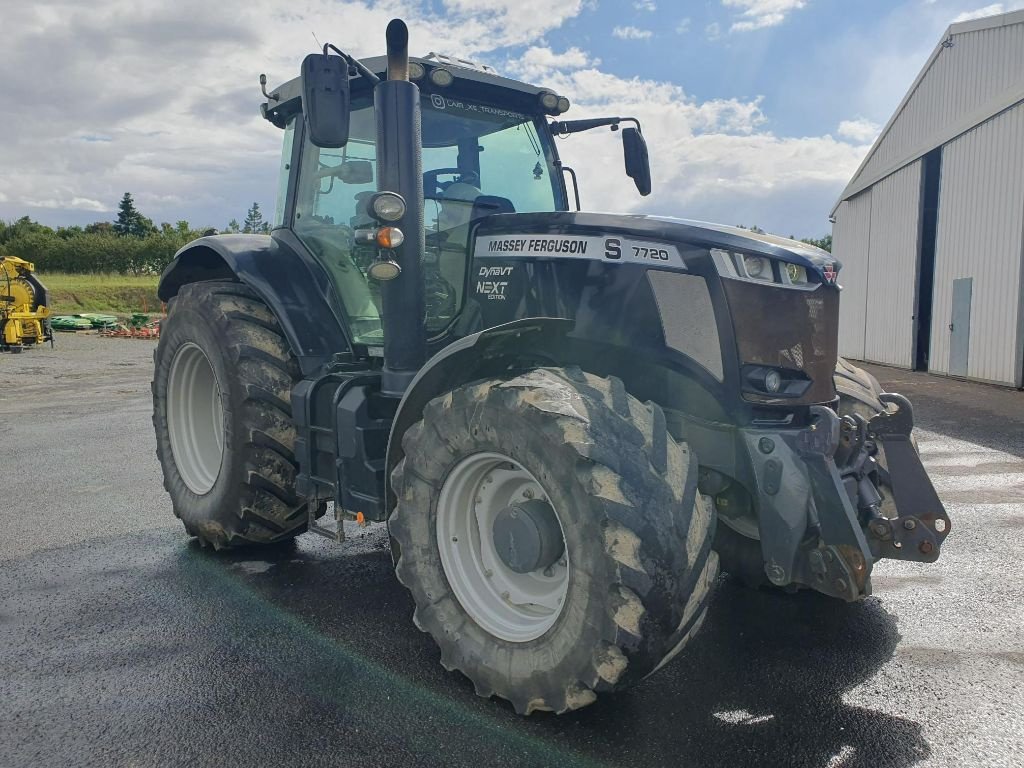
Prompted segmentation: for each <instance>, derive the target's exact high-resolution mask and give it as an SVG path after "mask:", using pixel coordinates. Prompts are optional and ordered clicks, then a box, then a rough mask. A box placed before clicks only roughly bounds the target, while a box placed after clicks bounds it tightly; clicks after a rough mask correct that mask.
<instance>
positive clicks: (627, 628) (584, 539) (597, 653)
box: [389, 368, 718, 714]
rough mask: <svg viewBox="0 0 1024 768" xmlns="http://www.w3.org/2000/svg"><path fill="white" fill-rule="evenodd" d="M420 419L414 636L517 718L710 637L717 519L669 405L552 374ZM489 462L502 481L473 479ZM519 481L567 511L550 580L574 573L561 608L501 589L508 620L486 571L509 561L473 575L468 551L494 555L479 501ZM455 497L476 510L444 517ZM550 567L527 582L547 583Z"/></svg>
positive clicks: (413, 459) (404, 575) (408, 448)
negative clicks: (704, 633) (428, 640)
mask: <svg viewBox="0 0 1024 768" xmlns="http://www.w3.org/2000/svg"><path fill="white" fill-rule="evenodd" d="M423 416H424V418H423V420H422V421H420V422H418V423H416V424H414V425H413V426H412V427H411V428H410V429H409V430H408V431H407V432H406V434H405V436H404V439H403V441H402V445H403V449H404V453H405V456H404V458H403V459H402V460H401V461H400V462H399V464H398V465H397V466H396V468H395V470H394V472H393V474H392V484H393V487H394V490H395V493H396V496H397V498H398V504H397V506H396V508H395V510H394V512H393V513H392V515H391V518H390V521H389V523H390V530H391V535H392V537H394V539H395V540H396V542H397V544H398V548H397V549H398V552H399V553H400V554H399V557H398V562H397V566H396V570H397V573H398V578H399V580H400V581H401V582H402V583H403V584H404V585H405V586H406V587H408V588H409V590H410V591H411V592H412V595H413V598H414V601H415V603H416V610H415V613H414V616H413V620H414V621H415V623H416V626H417V627H419V628H420V629H421V630H423V631H425V632H428V633H429V634H430V635H431V636H432V637H433V638H434V640H435V641H436V642H437V644H438V645H439V646H440V649H441V663H442V664H443V665H444V667H445V668H446V669H448V670H459V671H461V672H462V673H463V674H464V675H466V677H468V678H469V679H470V680H471V681H472V682H473V684H474V687H475V689H476V692H477V694H479V695H480V696H484V697H489V696H492V695H497V696H500V697H502V698H504V699H507V700H509V701H510V702H511V703H512V705H513V706H514V707H515V710H516V711H517V712H518V713H520V714H529V713H531V712H533V711H535V710H553V711H555V712H566V711H568V710H572V709H577V708H579V707H583V706H586V705H587V704H590V703H591V702H593V701H594V700H595V698H596V696H597V694H598V693H600V692H604V691H612V690H618V689H621V688H624V687H626V686H627V685H629V684H630V683H633V682H636V681H637V680H640V679H642V678H643V677H645V676H647V675H649V674H650V673H651V672H653V671H654V670H656V669H657V668H658V667H660V666H661V665H663V664H664V663H666V662H667V661H668V660H669V659H671V658H672V657H673V656H674V655H675V654H676V653H678V652H679V651H680V650H681V649H682V648H683V647H684V646H685V645H686V643H687V642H688V641H689V640H690V639H691V638H692V637H693V636H694V635H695V634H696V633H697V631H698V629H699V628H700V626H701V624H702V622H703V620H704V616H705V613H706V609H707V605H708V600H709V596H710V590H711V585H712V583H713V582H714V580H715V577H716V575H717V572H718V558H717V556H716V555H715V553H714V552H713V551H712V549H711V541H712V538H713V536H714V527H715V526H714V515H713V512H712V511H711V510H710V509H709V508H708V507H706V506H705V503H704V500H703V498H702V497H701V496H700V495H699V494H698V492H697V487H696V481H697V471H696V458H695V457H694V455H693V454H692V453H691V452H690V451H689V450H688V449H687V447H686V446H685V445H684V444H680V443H677V442H676V441H675V440H673V439H672V437H671V436H669V434H668V432H667V430H666V428H665V417H664V414H663V413H662V411H661V409H660V408H659V407H658V406H657V405H654V404H650V403H648V404H646V405H644V404H642V403H640V402H639V401H638V400H636V399H635V398H633V397H631V396H629V395H628V394H627V393H626V391H625V389H624V388H623V386H622V382H621V381H619V380H618V379H614V378H611V379H601V378H598V377H596V376H592V375H590V374H585V373H583V372H582V371H580V370H579V369H577V368H573V369H560V368H540V369H536V370H532V371H530V372H528V373H525V374H523V375H521V376H518V377H516V378H514V379H512V380H508V381H504V380H496V379H495V380H489V381H483V382H477V383H474V384H467V385H464V386H462V387H460V388H458V389H456V390H454V391H453V392H450V393H448V394H446V395H444V396H442V397H439V398H437V399H435V400H433V401H431V402H430V403H429V404H428V405H427V406H426V408H425V409H424V412H423ZM495 457H497V458H495ZM505 459H507V460H508V461H507V463H503V462H504V460H505ZM484 460H490V461H495V462H500V463H497V464H495V465H494V468H497V469H498V470H499V475H500V476H499V477H498V478H497V482H493V483H492V481H493V480H494V479H495V478H494V477H493V476H491V475H488V474H487V473H488V472H490V471H491V470H490V469H488V467H487V466H485V465H483V464H481V469H480V474H478V475H477V476H476V479H475V480H473V479H470V480H466V477H465V475H464V473H465V468H466V467H470V468H472V467H474V466H475V465H476V464H477V463H480V462H483V461H484ZM502 473H503V474H502ZM488 478H490V480H488ZM509 478H511V480H510V482H522V483H524V485H522V486H516V490H517V491H521V493H520V495H522V496H524V497H526V498H531V499H532V498H534V492H533V490H531V489H533V488H536V491H537V496H538V497H541V496H542V497H543V498H544V499H545V500H546V501H548V502H549V503H550V509H552V510H553V512H554V515H555V517H557V522H558V526H559V528H560V535H561V537H562V544H563V545H564V555H565V558H564V564H563V563H562V561H558V563H557V564H555V563H553V564H552V565H551V566H550V567H549V568H548V569H547V570H549V571H551V573H548V572H547V570H546V571H545V572H544V574H543V576H545V577H548V578H550V579H552V580H553V581H555V582H558V581H559V579H560V576H561V573H562V571H560V569H561V568H564V569H565V572H567V573H566V576H565V582H564V585H563V586H562V587H560V588H561V589H563V590H564V591H563V592H562V594H563V596H564V597H563V600H556V599H554V598H553V597H552V595H554V594H555V592H554V591H552V592H551V593H550V594H547V593H545V596H544V597H542V598H538V600H539V601H540V602H538V603H529V602H525V603H517V602H516V599H517V598H516V597H515V596H514V595H513V596H510V595H509V594H508V592H502V593H501V594H500V597H501V598H502V599H504V600H505V601H506V603H507V604H508V605H509V606H510V608H509V610H506V609H504V608H503V607H502V605H501V604H500V602H498V601H496V600H495V599H494V597H493V596H491V597H487V596H486V592H487V590H488V589H492V591H494V592H495V594H498V591H499V590H500V589H502V587H492V586H489V585H493V584H495V583H502V582H500V580H501V579H505V578H507V577H508V574H506V573H504V572H503V571H502V572H497V573H495V572H494V570H492V569H491V568H488V567H487V566H486V565H484V564H483V563H484V562H491V563H492V564H493V563H494V562H497V564H498V567H499V568H505V567H507V561H506V562H505V564H504V565H503V564H502V563H501V562H500V561H493V560H491V561H481V564H480V565H475V564H474V563H475V561H474V560H473V557H472V556H465V555H460V553H462V552H471V551H472V552H479V551H481V547H485V546H486V545H487V541H486V538H487V537H489V536H492V535H493V533H492V532H493V531H494V530H496V527H491V530H486V527H485V526H484V525H481V524H480V523H479V521H480V520H481V519H487V518H486V517H481V516H480V515H481V513H480V512H479V511H477V510H476V506H477V505H479V504H480V503H481V500H482V499H485V498H486V497H487V494H488V493H489V491H488V490H486V489H487V488H493V487H495V486H499V485H501V484H502V483H503V482H505V481H507V480H508V479H509ZM517 478H518V479H517ZM473 482H476V485H473ZM531 482H533V483H535V485H531V484H530V483H531ZM488 483H492V484H491V485H488ZM453 487H454V488H456V489H458V490H459V493H455V494H454V495H453V493H452V490H451V489H452V488H453ZM460 493H461V496H460ZM458 498H465V499H468V504H469V505H470V506H471V507H473V508H474V509H473V511H472V512H471V513H464V512H461V511H460V508H456V509H454V510H453V509H450V508H449V507H447V506H446V507H445V508H444V509H441V508H440V505H441V504H442V503H443V504H446V505H455V506H456V507H457V506H458V505H457V503H456V502H454V501H452V499H458ZM474 499H475V502H474ZM506 503H508V504H510V505H511V503H512V502H506ZM505 508H506V509H507V508H510V507H505ZM459 514H463V515H464V516H465V515H466V514H469V515H471V516H472V519H473V520H476V521H477V523H476V527H475V528H474V527H473V523H472V522H471V523H470V524H469V527H467V528H466V529H465V530H464V532H463V533H459V534H458V535H453V533H458V531H457V530H456V529H455V528H453V527H452V526H451V525H450V524H449V522H447V521H449V520H451V519H453V516H454V517H455V518H458V515H459ZM549 530H550V529H549ZM460 535H463V536H464V535H468V536H476V537H477V540H476V543H475V546H476V548H475V549H473V548H472V547H469V548H466V549H460V547H463V546H464V545H465V542H464V541H462V542H460V541H458V538H459V536H460ZM442 547H444V548H445V552H444V553H442V552H441V548H442ZM460 557H462V559H459V558H460ZM453 563H454V565H453ZM492 567H493V565H492ZM474 568H477V569H478V571H479V572H478V573H477V572H474V570H473V569H474ZM460 570H461V571H463V573H462V574H461V575H460V573H459V572H458V571H460ZM539 571H540V569H539V568H538V570H537V571H534V572H531V574H528V575H533V576H536V578H537V579H540V580H541V581H543V579H542V578H541V576H540V575H539ZM467 573H468V574H469V575H470V576H471V578H467V577H466V574H467ZM474 573H475V577H473V574H474ZM559 583H561V582H559ZM554 589H555V587H552V590H554ZM475 595H483V596H482V597H477V596H475ZM531 611H532V613H533V614H534V615H535V616H536V617H537V618H532V617H531V615H530V614H531ZM516 616H524V617H525V618H524V619H523V621H522V623H521V624H520V625H516V624H515V623H514V622H515V618H516ZM485 627H487V628H485ZM488 628H489V629H490V630H491V631H488Z"/></svg>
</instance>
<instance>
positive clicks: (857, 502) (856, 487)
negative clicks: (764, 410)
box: [743, 394, 950, 600]
mask: <svg viewBox="0 0 1024 768" xmlns="http://www.w3.org/2000/svg"><path fill="white" fill-rule="evenodd" d="M880 399H881V400H882V402H883V403H885V404H891V405H894V406H896V408H895V409H894V410H889V411H886V412H882V413H879V414H877V415H875V416H874V417H872V418H871V419H870V420H868V419H865V418H863V417H862V416H859V415H856V414H855V415H852V416H842V417H840V416H838V415H837V414H836V413H835V411H833V410H831V409H829V408H826V407H823V406H815V407H812V408H811V417H812V418H811V423H810V425H809V426H807V427H805V428H803V429H786V430H779V429H770V430H763V429H747V430H743V433H744V439H745V444H746V447H747V451H748V453H749V455H750V458H751V464H752V466H753V468H754V473H755V483H756V486H757V490H758V495H759V497H760V515H759V534H760V539H761V551H762V555H763V558H764V563H765V573H766V574H767V576H768V579H769V580H770V581H771V582H772V584H774V585H776V586H787V585H790V584H802V585H805V586H808V587H811V588H813V589H815V590H817V591H819V592H823V593H824V594H827V595H831V596H833V597H839V598H842V599H844V600H856V599H858V598H859V597H862V596H865V595H869V594H871V580H870V576H871V567H872V565H873V564H874V563H875V562H876V561H878V560H880V559H882V558H890V559H896V560H916V561H919V562H932V561H934V560H936V559H937V558H938V556H939V548H940V546H941V544H942V541H943V540H944V539H945V538H946V536H947V535H948V534H949V530H950V521H949V517H948V516H947V515H946V512H945V509H944V508H943V506H942V502H941V501H940V500H939V498H938V495H937V494H936V492H935V489H934V487H932V484H931V481H930V480H929V479H928V475H927V473H926V472H925V470H924V467H922V466H921V460H920V458H919V457H918V455H917V451H916V448H915V446H914V444H913V442H912V441H911V438H910V433H911V430H912V429H913V424H914V417H913V410H912V409H911V406H910V403H909V402H908V401H907V399H906V398H904V397H902V396H900V395H896V394H883V395H881V397H880ZM879 488H883V489H886V490H888V492H889V493H891V495H892V506H891V507H887V508H886V509H885V510H883V503H884V501H885V499H884V497H883V495H882V492H881V491H880V490H879ZM893 510H894V511H895V516H893ZM885 512H888V515H886V514H884V513H885Z"/></svg>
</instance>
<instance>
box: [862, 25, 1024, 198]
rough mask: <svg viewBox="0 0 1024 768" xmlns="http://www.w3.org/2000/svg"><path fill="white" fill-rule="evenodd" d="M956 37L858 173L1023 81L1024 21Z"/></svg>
mask: <svg viewBox="0 0 1024 768" xmlns="http://www.w3.org/2000/svg"><path fill="white" fill-rule="evenodd" d="M953 41H954V44H953V47H952V48H943V49H941V50H940V52H939V55H938V56H937V57H936V59H935V61H934V62H933V63H932V66H931V67H930V68H929V70H928V71H927V73H925V75H924V77H923V78H922V79H921V82H920V83H919V84H918V87H917V89H916V90H915V91H914V93H913V94H912V95H911V97H910V99H909V100H908V101H907V103H906V105H904V107H903V110H902V112H900V114H899V115H898V116H897V118H896V120H895V121H894V122H893V124H892V125H891V126H890V128H889V130H888V132H886V134H885V135H884V136H882V137H881V139H880V140H879V143H878V146H877V147H876V148H875V149H874V150H873V152H872V156H871V158H870V159H869V160H868V162H867V164H866V165H865V166H864V168H862V169H861V171H860V173H859V174H858V178H859V177H862V176H863V177H870V176H873V175H874V174H877V173H880V172H882V171H884V170H885V169H886V168H888V167H889V166H891V165H892V163H894V162H896V161H897V160H899V159H900V158H901V157H904V156H905V155H906V154H907V153H908V152H911V151H913V150H915V149H917V148H919V147H920V146H921V145H922V143H924V142H926V141H927V139H928V137H929V136H931V135H933V134H934V133H935V132H936V131H937V130H939V129H941V127H942V126H944V125H946V124H948V123H950V122H951V121H953V120H956V119H957V118H961V117H964V116H965V115H968V114H970V113H971V112H973V111H974V110H976V109H979V108H981V107H982V106H984V105H985V104H986V103H987V102H990V101H992V100H993V99H994V98H996V97H997V96H998V95H999V94H1001V93H1003V92H1005V91H1006V90H1007V89H1009V88H1011V87H1013V86H1015V85H1016V86H1019V85H1020V82H1021V73H1022V72H1024V24H1012V25H1009V26H1004V27H995V28H993V29H982V30H977V31H974V32H966V33H963V34H958V35H955V36H954V38H953Z"/></svg>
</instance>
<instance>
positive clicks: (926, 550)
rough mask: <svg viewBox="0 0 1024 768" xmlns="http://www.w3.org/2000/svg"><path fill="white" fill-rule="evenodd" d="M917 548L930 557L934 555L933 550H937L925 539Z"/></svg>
mask: <svg viewBox="0 0 1024 768" xmlns="http://www.w3.org/2000/svg"><path fill="white" fill-rule="evenodd" d="M917 548H918V549H919V550H920V552H921V554H922V555H930V554H931V553H932V550H933V549H935V546H934V545H933V544H932V543H931V542H930V541H928V540H927V539H925V540H924V541H922V542H921V543H920V544H919V545H918V547H917Z"/></svg>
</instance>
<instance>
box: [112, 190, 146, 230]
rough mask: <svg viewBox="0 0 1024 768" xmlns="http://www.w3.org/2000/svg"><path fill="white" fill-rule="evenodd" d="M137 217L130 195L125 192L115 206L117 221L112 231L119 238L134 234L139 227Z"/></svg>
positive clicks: (137, 213)
mask: <svg viewBox="0 0 1024 768" xmlns="http://www.w3.org/2000/svg"><path fill="white" fill-rule="evenodd" d="M139 215H140V214H139V212H138V211H137V210H136V208H135V201H134V200H132V193H131V192H125V193H124V197H122V198H121V202H120V203H119V204H118V206H117V221H115V222H114V231H115V232H117V234H119V235H121V237H128V236H129V235H131V234H134V231H135V230H136V229H137V228H138V226H139Z"/></svg>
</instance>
